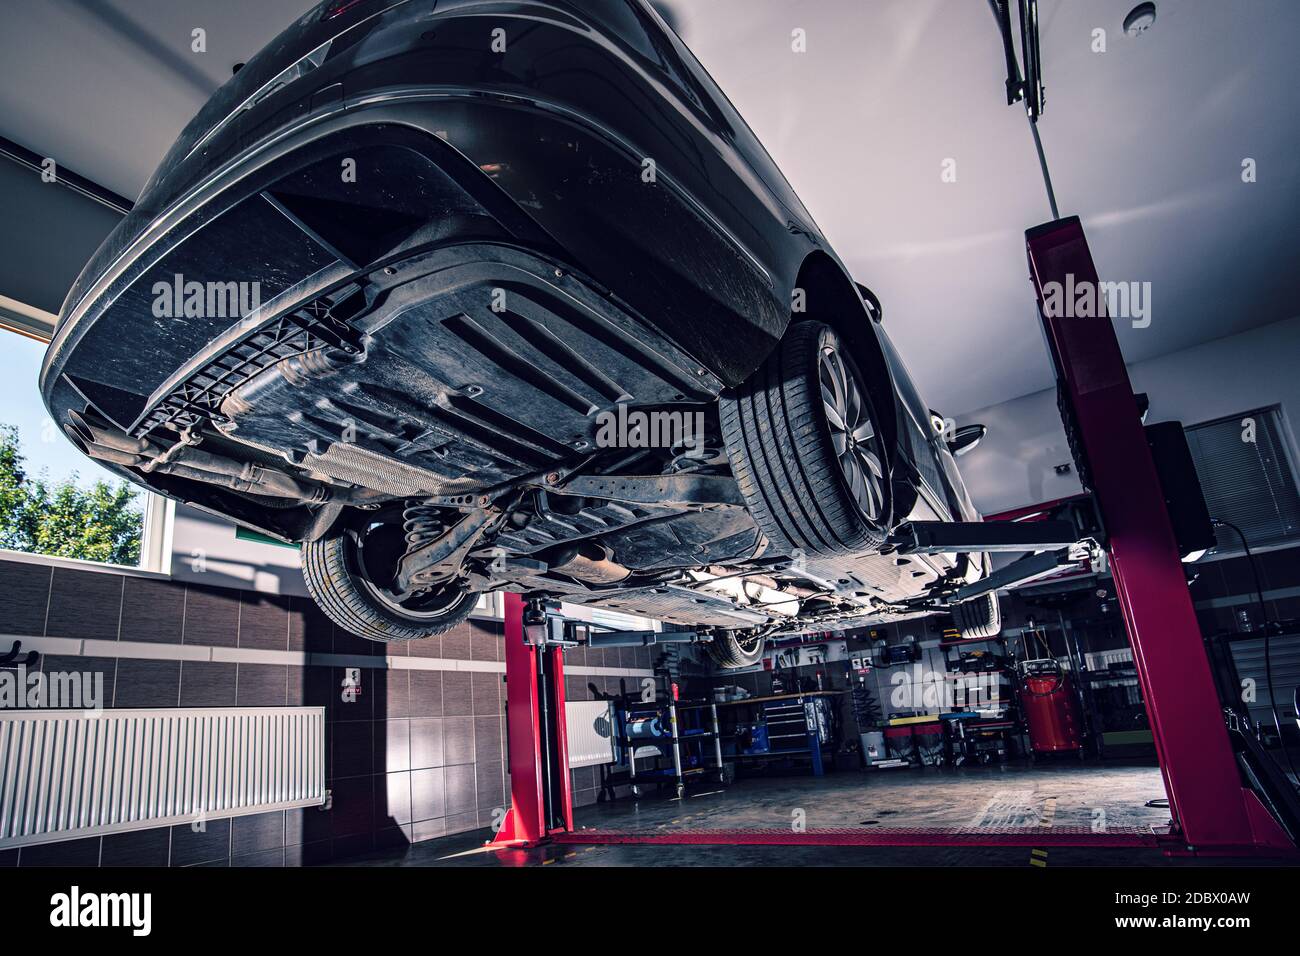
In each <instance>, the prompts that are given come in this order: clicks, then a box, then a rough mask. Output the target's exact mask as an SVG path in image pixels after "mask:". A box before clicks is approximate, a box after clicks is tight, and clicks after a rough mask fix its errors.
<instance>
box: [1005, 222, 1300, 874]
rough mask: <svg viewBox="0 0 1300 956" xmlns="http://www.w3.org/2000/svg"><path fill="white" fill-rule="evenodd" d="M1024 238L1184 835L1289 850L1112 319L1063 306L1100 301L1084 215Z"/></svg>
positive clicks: (1212, 843) (1202, 848)
mask: <svg viewBox="0 0 1300 956" xmlns="http://www.w3.org/2000/svg"><path fill="white" fill-rule="evenodd" d="M1025 242H1026V249H1027V252H1028V257H1029V268H1030V276H1031V279H1032V281H1033V283H1034V288H1035V291H1036V294H1037V298H1038V306H1039V315H1040V317H1041V318H1042V322H1043V330H1044V332H1045V334H1046V338H1047V345H1048V350H1049V351H1050V352H1051V356H1052V362H1053V365H1054V366H1055V370H1056V379H1057V383H1058V401H1059V404H1060V406H1061V416H1062V419H1063V421H1064V423H1065V428H1066V434H1067V436H1068V437H1069V439H1070V446H1071V450H1072V451H1073V452H1074V457H1075V461H1076V463H1077V464H1078V466H1079V468H1080V471H1081V474H1080V479H1081V480H1082V481H1083V483H1084V486H1085V487H1086V488H1087V489H1088V490H1089V491H1091V492H1092V495H1093V498H1094V500H1095V502H1096V506H1097V509H1098V511H1099V513H1100V516H1101V522H1102V526H1103V527H1104V529H1105V533H1106V537H1107V550H1108V551H1109V553H1110V569H1111V573H1112V575H1113V576H1114V580H1115V590H1116V593H1117V594H1118V596H1119V601H1120V607H1121V608H1122V610H1123V616H1124V626H1125V629H1126V630H1127V631H1128V636H1129V643H1130V644H1131V646H1132V648H1133V662H1134V665H1135V666H1136V669H1137V672H1138V679H1139V681H1140V682H1141V686H1142V694H1143V699H1144V701H1145V703H1146V710H1147V717H1148V720H1149V721H1150V724H1151V732H1152V736H1153V737H1154V740H1155V746H1156V754H1157V757H1158V758H1159V761H1160V770H1161V773H1162V774H1163V776H1164V782H1165V790H1166V792H1167V793H1168V795H1169V807H1170V811H1171V814H1172V817H1173V820H1174V824H1175V827H1176V830H1177V834H1178V837H1179V840H1180V842H1181V843H1182V844H1183V845H1184V846H1185V847H1186V848H1187V850H1190V851H1194V852H1198V853H1239V852H1243V851H1244V852H1250V851H1252V850H1262V849H1270V848H1271V849H1286V850H1289V849H1293V845H1292V843H1291V841H1290V840H1289V839H1288V838H1287V835H1286V833H1285V831H1284V830H1283V829H1282V828H1281V827H1280V826H1279V825H1278V823H1277V822H1276V821H1275V820H1274V819H1273V817H1272V815H1271V814H1270V813H1269V811H1268V810H1267V809H1266V808H1265V806H1264V804H1263V803H1262V802H1261V801H1260V799H1259V798H1258V796H1256V794H1255V793H1254V792H1253V791H1252V790H1249V789H1247V788H1246V787H1244V786H1243V785H1242V783H1241V774H1240V771H1239V768H1238V765H1237V761H1236V758H1235V756H1234V754H1233V750H1232V746H1231V743H1230V741H1229V739H1228V732H1227V729H1226V726H1225V722H1224V713H1223V708H1222V706H1221V705H1220V703H1219V696H1218V692H1217V689H1216V687H1215V683H1214V679H1213V676H1212V674H1211V671H1210V665H1209V659H1208V657H1207V655H1206V652H1205V648H1204V645H1203V643H1202V640H1201V631H1200V624H1199V622H1198V621H1197V619H1196V612H1195V610H1194V608H1193V606H1192V598H1191V594H1190V592H1189V591H1188V588H1187V580H1186V577H1185V574H1184V569H1183V564H1182V562H1181V560H1180V558H1179V554H1178V546H1177V544H1176V542H1175V538H1174V532H1173V527H1172V525H1171V523H1170V519H1169V514H1168V511H1167V510H1166V504H1165V500H1164V495H1163V492H1162V490H1161V485H1160V479H1159V477H1158V475H1157V473H1156V467H1155V464H1154V462H1153V461H1152V457H1151V451H1150V448H1149V446H1148V444H1147V439H1146V433H1145V431H1144V428H1143V424H1142V420H1141V416H1140V414H1139V412H1138V407H1137V401H1136V399H1135V397H1134V394H1133V389H1132V386H1131V384H1130V382H1129V377H1128V370H1127V368H1126V367H1125V365H1124V357H1123V354H1122V353H1121V351H1120V346H1119V339H1118V337H1117V336H1116V334H1115V329H1114V326H1113V325H1112V324H1111V319H1110V318H1108V317H1105V316H1102V317H1100V318H1077V317H1068V316H1069V313H1070V312H1071V311H1073V310H1071V309H1068V308H1059V309H1058V308H1057V307H1056V304H1058V303H1061V301H1062V296H1063V295H1064V294H1066V293H1064V291H1063V290H1066V289H1085V288H1089V287H1090V288H1091V291H1092V293H1093V294H1094V295H1095V296H1096V297H1097V301H1098V302H1099V303H1100V302H1101V299H1100V296H1101V292H1100V290H1101V286H1100V285H1099V283H1098V279H1097V270H1096V267H1095V266H1094V265H1093V261H1092V255H1091V253H1090V252H1089V250H1088V242H1087V239H1086V238H1085V236H1084V233H1083V227H1082V226H1081V225H1080V223H1079V220H1078V218H1077V217H1068V218H1065V219H1057V220H1054V221H1052V222H1048V223H1045V224H1043V225H1041V226H1037V227H1035V228H1033V229H1030V230H1029V231H1027V232H1026V233H1025ZM1049 301H1050V302H1051V303H1053V304H1052V305H1050V306H1049V304H1048V303H1049ZM1102 311H1104V310H1102ZM1058 312H1059V313H1060V314H1056V313H1058ZM1091 314H1095V313H1091Z"/></svg>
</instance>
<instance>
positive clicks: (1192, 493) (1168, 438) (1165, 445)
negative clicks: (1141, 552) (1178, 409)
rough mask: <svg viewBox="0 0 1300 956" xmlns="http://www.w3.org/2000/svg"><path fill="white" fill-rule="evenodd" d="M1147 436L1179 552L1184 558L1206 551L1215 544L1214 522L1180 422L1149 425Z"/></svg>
mask: <svg viewBox="0 0 1300 956" xmlns="http://www.w3.org/2000/svg"><path fill="white" fill-rule="evenodd" d="M1146 435H1147V445H1148V446H1150V448H1151V458H1152V460H1153V461H1155V464H1156V474H1158V475H1159V476H1160V487H1161V489H1162V490H1163V492H1164V496H1165V508H1166V509H1167V510H1168V512H1169V521H1170V523H1171V524H1173V526H1174V537H1175V538H1176V539H1177V540H1178V554H1179V555H1180V556H1181V557H1184V558H1185V557H1187V556H1188V555H1189V554H1193V553H1195V552H1197V551H1208V550H1209V549H1210V548H1212V547H1214V545H1215V543H1216V542H1215V537H1214V525H1213V524H1211V522H1210V509H1209V508H1208V507H1207V506H1206V504H1205V493H1204V492H1203V491H1201V481H1200V478H1199V477H1198V476H1197V474H1196V464H1195V462H1193V461H1192V452H1191V449H1190V448H1188V447H1187V435H1186V433H1185V432H1184V431H1183V425H1182V422H1157V423H1156V424H1154V425H1148V426H1146Z"/></svg>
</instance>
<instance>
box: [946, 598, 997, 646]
mask: <svg viewBox="0 0 1300 956" xmlns="http://www.w3.org/2000/svg"><path fill="white" fill-rule="evenodd" d="M952 617H953V620H954V621H955V622H956V624H957V630H959V631H961V636H962V637H963V638H968V639H969V638H987V637H997V635H999V634H1001V633H1002V608H1001V606H1000V605H999V604H998V596H997V594H996V593H989V594H981V595H980V596H979V597H976V598H971V599H970V600H969V601H963V602H962V603H961V604H958V605H955V606H954V607H953V609H952Z"/></svg>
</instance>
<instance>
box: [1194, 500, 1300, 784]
mask: <svg viewBox="0 0 1300 956" xmlns="http://www.w3.org/2000/svg"><path fill="white" fill-rule="evenodd" d="M1210 521H1211V523H1213V524H1215V525H1218V526H1219V527H1221V528H1228V529H1230V530H1231V531H1232V532H1233V533H1234V534H1235V535H1236V536H1237V537H1238V538H1240V539H1241V548H1242V550H1243V551H1244V552H1245V553H1246V560H1247V561H1248V562H1250V573H1251V577H1253V578H1254V579H1255V597H1256V598H1257V599H1258V600H1259V614H1260V617H1261V618H1262V619H1263V622H1264V680H1265V683H1266V684H1267V685H1268V706H1269V710H1270V711H1272V713H1273V726H1274V727H1275V728H1276V729H1277V745H1278V746H1279V747H1281V748H1282V756H1283V757H1285V758H1286V764H1287V766H1288V767H1289V768H1290V769H1291V776H1293V777H1295V778H1296V780H1293V781H1292V782H1291V783H1292V786H1297V781H1300V774H1297V773H1296V769H1295V764H1294V763H1292V762H1291V753H1290V751H1288V750H1287V749H1286V738H1285V737H1283V736H1282V720H1281V718H1280V717H1279V716H1278V712H1277V694H1276V693H1275V692H1274V690H1273V655H1272V648H1271V647H1270V645H1269V640H1270V636H1271V635H1270V628H1269V619H1268V605H1267V604H1265V603H1264V588H1263V587H1262V586H1261V585H1260V581H1259V568H1258V567H1256V565H1255V556H1254V555H1253V554H1252V553H1251V551H1250V543H1249V542H1247V540H1246V535H1245V534H1244V533H1243V532H1242V530H1241V529H1240V528H1238V527H1237V526H1236V525H1235V524H1233V523H1232V522H1231V521H1224V520H1223V519H1222V518H1211V519H1210Z"/></svg>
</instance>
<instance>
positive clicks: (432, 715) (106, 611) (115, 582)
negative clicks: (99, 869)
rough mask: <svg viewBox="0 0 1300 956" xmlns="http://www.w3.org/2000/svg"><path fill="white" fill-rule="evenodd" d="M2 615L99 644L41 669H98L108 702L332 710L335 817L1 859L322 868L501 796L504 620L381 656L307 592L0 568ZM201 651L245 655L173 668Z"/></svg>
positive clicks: (150, 836)
mask: <svg viewBox="0 0 1300 956" xmlns="http://www.w3.org/2000/svg"><path fill="white" fill-rule="evenodd" d="M0 607H2V608H3V611H2V612H0V633H5V634H13V635H33V636H45V637H47V638H67V639H73V640H84V641H88V642H90V643H88V644H86V645H84V646H85V647H86V648H87V650H88V651H94V650H98V651H99V652H100V654H99V655H95V656H66V655H63V654H55V653H48V654H44V655H42V658H41V661H40V666H41V667H42V669H43V670H45V671H47V672H48V671H53V670H68V671H79V672H87V671H90V672H100V673H102V674H103V678H104V695H105V698H106V700H105V704H106V705H110V706H114V707H177V706H180V707H222V706H235V705H240V706H270V707H276V706H286V705H300V704H308V705H318V706H324V707H325V708H326V714H327V727H326V747H327V755H326V768H327V769H326V773H327V786H328V787H329V788H330V789H331V791H332V794H333V806H332V809H330V810H328V811H324V810H320V809H315V808H312V809H300V810H290V811H287V812H276V813H269V814H263V815H259V816H249V817H241V818H235V819H233V820H209V821H207V822H206V824H205V829H204V830H203V831H202V832H194V830H193V829H192V828H191V827H190V826H188V825H184V826H176V827H171V828H170V829H161V830H149V831H141V832H135V833H124V834H117V835H110V836H106V837H103V838H102V839H101V838H98V837H95V838H89V839H83V840H73V841H67V842H61V843H52V844H46V845H41V846H33V847H25V848H23V849H21V850H20V851H19V850H11V851H7V852H5V853H0V862H2V863H5V864H9V865H13V864H18V865H23V866H28V865H42V864H51V865H56V864H68V865H78V866H82V865H95V864H96V863H102V864H103V865H105V866H109V865H117V864H136V865H156V866H165V865H168V864H171V865H174V866H184V865H191V864H224V863H227V862H230V863H236V864H263V865H265V864H270V865H279V864H281V863H288V864H290V865H292V864H295V863H315V862H323V861H326V860H329V859H332V858H337V857H340V856H347V855H351V854H355V853H360V852H365V851H368V850H370V849H372V848H373V847H375V846H380V845H387V844H398V845H400V844H402V843H409V842H412V841H417V840H423V839H428V838H431V837H435V836H441V835H443V834H448V833H456V832H462V831H466V830H473V829H477V828H479V827H486V826H488V825H490V823H491V821H492V815H493V813H494V811H495V812H498V813H499V812H500V808H502V807H503V806H504V805H505V803H506V799H507V797H506V794H507V781H506V771H505V760H504V748H503V740H504V735H505V727H504V708H503V690H502V677H503V675H502V674H501V673H500V672H499V668H500V665H499V664H498V663H497V662H500V661H501V660H502V641H503V637H502V632H501V626H500V624H499V623H497V622H492V621H482V622H480V621H471V622H468V623H466V624H463V625H461V626H460V627H458V628H457V629H456V630H454V631H453V632H451V633H448V634H446V635H444V636H442V637H441V638H434V639H431V640H428V641H424V642H421V643H419V644H416V645H409V646H408V645H401V644H396V645H391V646H387V647H385V646H381V645H378V644H374V643H372V642H370V641H365V640H362V639H360V638H357V637H354V636H353V635H350V634H348V633H346V632H344V631H342V630H340V629H338V628H335V627H334V626H333V625H332V624H331V623H330V621H329V620H328V619H326V618H325V617H324V616H323V615H321V614H320V612H319V611H318V610H317V609H316V607H315V605H313V604H312V603H311V602H309V601H306V600H302V599H298V598H280V597H275V596H268V595H262V594H257V593H254V592H252V591H236V590H229V589H224V588H208V587H203V586H201V585H194V584H190V585H184V584H178V583H174V582H171V581H166V580H155V579H149V578H142V577H132V576H127V575H122V574H115V573H105V572H98V571H82V570H72V569H68V568H64V567H53V568H51V567H49V566H44V565H36V564H20V563H16V562H10V561H0ZM96 641H104V642H112V643H111V645H104V644H98V645H97V644H95V643H93V642H96ZM30 643H31V642H29V644H30ZM142 645H158V646H157V647H145V646H142ZM195 646H202V647H211V648H223V649H235V651H234V652H231V651H226V652H224V653H222V654H219V655H215V656H220V657H223V658H229V657H234V658H236V659H234V660H228V659H223V660H202V661H196V660H185V659H178V658H181V657H183V656H184V652H183V651H181V650H180V649H181V648H186V649H192V648H193V647H195ZM108 647H111V653H107V652H105V649H106V648H108ZM128 652H129V654H130V655H131V656H118V655H119V654H126V653H128ZM266 652H272V653H266ZM275 652H279V653H275ZM385 654H387V655H389V656H390V657H396V658H404V657H405V658H409V657H414V658H436V659H440V660H441V661H447V662H462V661H468V662H483V663H484V664H491V665H492V666H494V667H496V668H497V670H495V671H493V670H489V671H475V670H459V669H441V668H440V669H437V670H429V669H406V668H401V667H396V666H394V667H386V666H384V665H385V664H386V663H393V662H386V661H385V658H384V655H385ZM305 655H311V656H310V657H305ZM327 655H328V656H327ZM309 660H311V661H319V660H325V661H326V662H327V663H325V664H315V663H311V664H309V663H307V661H309ZM279 661H286V662H287V663H281V662H279ZM397 663H399V664H400V663H401V662H400V661H398V662H397ZM408 663H411V662H408ZM414 663H417V664H418V663H419V662H414ZM345 664H350V665H356V664H362V665H366V667H365V669H364V670H363V672H362V673H363V678H362V694H361V696H360V699H359V700H358V701H356V702H353V703H344V702H342V700H341V699H340V684H341V681H342V677H343V666H344V665H345ZM452 666H477V665H460V664H453V665H452Z"/></svg>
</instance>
